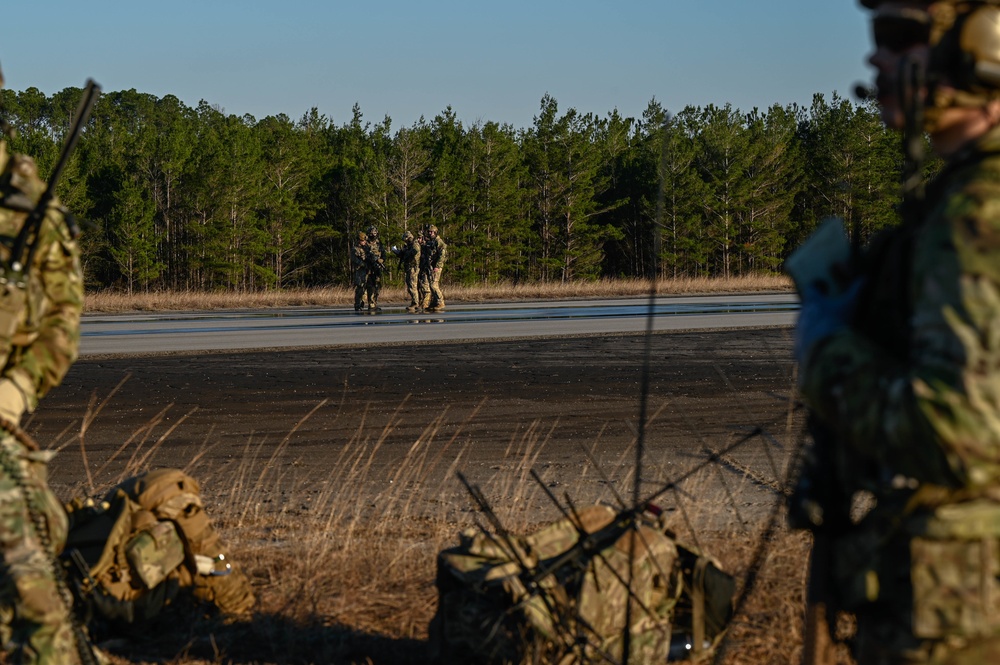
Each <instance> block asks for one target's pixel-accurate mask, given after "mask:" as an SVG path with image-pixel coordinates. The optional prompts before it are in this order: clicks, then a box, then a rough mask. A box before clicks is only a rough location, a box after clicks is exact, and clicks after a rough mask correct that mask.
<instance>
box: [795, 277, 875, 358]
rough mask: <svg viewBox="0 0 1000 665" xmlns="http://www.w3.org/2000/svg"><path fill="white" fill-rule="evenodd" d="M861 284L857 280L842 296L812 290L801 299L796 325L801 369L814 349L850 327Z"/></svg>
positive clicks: (796, 350) (796, 352)
mask: <svg viewBox="0 0 1000 665" xmlns="http://www.w3.org/2000/svg"><path fill="white" fill-rule="evenodd" d="M862 284H863V282H862V280H860V279H858V280H854V282H852V283H851V285H850V286H849V287H848V288H847V289H846V290H845V291H844V292H843V293H840V294H838V295H835V296H829V295H826V294H825V293H823V292H821V291H820V290H819V289H816V288H810V289H809V290H807V291H806V292H805V293H804V294H803V295H802V308H801V309H800V310H799V320H798V323H796V324H795V349H794V353H795V361H796V362H797V363H798V364H799V365H800V366H801V365H803V364H804V363H805V361H806V359H807V358H808V357H809V351H810V349H812V347H813V345H815V344H816V342H818V341H820V340H821V339H825V338H827V337H829V336H830V335H832V334H833V333H835V332H837V331H838V330H840V329H841V328H844V327H845V326H847V323H848V321H850V319H851V315H852V314H853V313H854V306H855V303H856V302H857V299H858V294H859V293H860V292H861V287H862Z"/></svg>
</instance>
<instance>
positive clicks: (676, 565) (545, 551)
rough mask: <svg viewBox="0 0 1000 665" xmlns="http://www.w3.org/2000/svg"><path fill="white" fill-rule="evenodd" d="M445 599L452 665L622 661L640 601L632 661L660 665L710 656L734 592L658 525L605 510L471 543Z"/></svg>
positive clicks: (448, 563)
mask: <svg viewBox="0 0 1000 665" xmlns="http://www.w3.org/2000/svg"><path fill="white" fill-rule="evenodd" d="M636 520H638V524H637V526H638V529H637V530H636V529H633V528H632V525H633V523H634V522H635V521H636ZM633 538H635V541H634V542H633V541H632V539H633ZM630 556H631V557H632V565H631V566H630V565H629V558H630ZM629 582H630V586H629ZM437 588H438V609H437V613H436V615H435V616H434V619H433V620H432V621H431V626H430V630H429V632H430V639H431V652H432V658H433V659H434V660H435V661H436V662H438V663H440V664H442V665H459V664H461V665H467V664H469V663H481V664H489V665H520V664H527V663H539V662H546V663H550V662H551V663H560V664H562V663H573V664H576V665H579V664H583V663H608V662H621V660H622V655H623V651H624V649H623V647H624V635H625V632H626V609H625V608H626V604H627V603H628V601H629V598H630V596H631V598H632V611H631V614H630V616H631V619H630V622H629V626H628V633H629V637H630V639H629V662H630V663H655V664H657V665H659V664H660V663H664V662H667V661H668V660H669V661H671V662H672V661H675V660H683V659H691V658H696V659H699V660H702V659H705V658H708V657H710V655H711V652H712V649H713V647H714V645H715V644H717V642H718V640H719V639H721V635H722V633H723V631H724V630H725V627H726V624H727V623H728V621H729V619H730V615H731V612H732V596H733V591H734V582H733V578H732V577H731V576H730V575H728V574H726V573H724V572H723V571H722V570H721V569H720V568H719V566H718V564H717V562H715V560H714V559H712V558H711V557H708V556H705V555H702V554H700V553H699V552H697V551H696V550H694V549H693V548H688V547H684V546H683V545H681V544H679V543H678V542H677V541H676V539H675V538H674V537H673V535H672V534H670V533H669V532H667V531H666V530H665V529H663V528H662V526H660V524H659V522H658V520H656V519H655V518H653V516H652V515H648V514H644V515H641V516H639V517H638V518H637V517H635V516H633V515H632V514H629V513H624V512H623V513H616V511H614V510H613V509H611V508H610V507H607V506H601V505H596V506H590V507H588V508H584V509H581V510H580V511H579V512H578V513H576V514H575V516H574V517H573V518H564V519H561V520H557V521H556V522H553V523H551V524H549V525H548V526H545V527H543V528H541V529H539V530H538V531H535V532H534V533H532V534H530V535H527V536H504V535H501V534H492V533H486V532H477V531H475V530H468V531H466V532H463V533H462V534H461V536H460V544H459V545H458V546H457V547H453V548H450V549H447V550H444V551H443V552H441V553H440V554H439V555H438V575H437ZM630 589H631V592H630Z"/></svg>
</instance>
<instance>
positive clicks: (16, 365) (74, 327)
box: [4, 210, 83, 410]
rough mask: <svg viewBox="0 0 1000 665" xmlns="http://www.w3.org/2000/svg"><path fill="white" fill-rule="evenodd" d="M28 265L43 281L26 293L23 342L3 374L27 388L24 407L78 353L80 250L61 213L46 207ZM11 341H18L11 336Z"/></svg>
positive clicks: (31, 404)
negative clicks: (32, 259) (34, 291)
mask: <svg viewBox="0 0 1000 665" xmlns="http://www.w3.org/2000/svg"><path fill="white" fill-rule="evenodd" d="M41 233H42V238H41V245H40V247H39V251H38V254H37V255H36V256H35V262H34V265H33V266H32V270H33V271H35V274H36V275H37V276H38V278H39V279H40V281H41V285H42V289H41V292H40V297H38V298H36V297H33V296H32V295H30V294H29V296H28V297H29V300H32V301H33V302H32V303H31V304H30V305H29V307H30V308H31V309H32V310H34V311H33V312H31V310H29V312H31V313H30V314H29V317H30V318H29V321H28V325H27V330H23V331H18V335H25V339H24V341H25V342H26V343H25V344H24V345H23V346H22V347H21V349H20V350H17V349H15V351H14V353H15V354H16V355H15V358H14V359H13V362H11V363H9V364H8V367H7V369H6V370H5V372H4V375H5V376H6V377H7V378H10V379H12V380H14V382H15V383H17V384H18V387H19V388H21V390H22V391H23V392H24V393H25V399H26V402H27V406H28V409H29V410H31V409H34V407H35V406H36V405H37V404H38V400H39V399H40V398H41V397H43V396H44V395H45V394H46V393H47V392H48V391H49V390H50V389H52V388H53V387H55V386H57V385H59V383H60V382H61V381H62V379H63V377H64V376H65V375H66V372H67V371H69V368H70V365H72V364H73V361H75V360H76V358H77V356H78V355H79V348H80V315H81V314H82V313H83V273H82V269H81V267H80V251H79V247H78V246H77V243H76V241H75V240H73V239H71V238H70V236H69V232H68V231H67V230H66V225H65V223H64V222H63V219H62V214H61V213H59V212H57V211H55V210H50V212H49V214H48V215H47V216H46V218H45V222H44V223H43V225H42V231H41ZM14 341H15V345H18V344H19V342H20V341H21V340H18V339H17V338H15V340H14Z"/></svg>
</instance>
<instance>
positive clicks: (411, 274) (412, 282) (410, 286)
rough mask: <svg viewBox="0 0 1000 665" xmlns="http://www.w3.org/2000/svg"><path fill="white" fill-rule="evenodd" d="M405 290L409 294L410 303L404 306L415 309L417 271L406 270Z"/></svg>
mask: <svg viewBox="0 0 1000 665" xmlns="http://www.w3.org/2000/svg"><path fill="white" fill-rule="evenodd" d="M406 292H407V294H409V296H410V304H409V306H408V307H407V308H406V309H407V310H408V311H411V312H413V311H415V310H416V309H417V302H418V301H417V273H416V271H414V270H408V271H407V272H406Z"/></svg>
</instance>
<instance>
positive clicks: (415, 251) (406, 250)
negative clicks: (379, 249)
mask: <svg viewBox="0 0 1000 665" xmlns="http://www.w3.org/2000/svg"><path fill="white" fill-rule="evenodd" d="M392 253H393V254H395V255H396V256H398V257H399V266H400V267H401V268H402V269H403V278H404V279H405V280H406V292H407V293H408V294H409V295H410V304H409V305H407V307H406V311H407V312H416V311H417V307H418V302H419V301H418V300H417V279H418V277H419V272H420V245H419V244H418V243H417V242H416V241H415V240H414V238H413V234H412V233H410V232H409V231H407V232H406V233H404V234H403V246H402V247H395V246H394V247H393V248H392Z"/></svg>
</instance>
